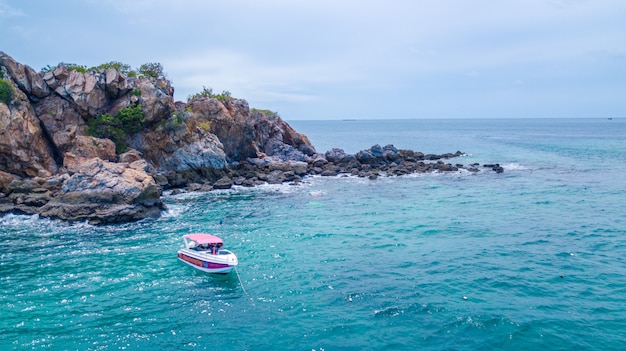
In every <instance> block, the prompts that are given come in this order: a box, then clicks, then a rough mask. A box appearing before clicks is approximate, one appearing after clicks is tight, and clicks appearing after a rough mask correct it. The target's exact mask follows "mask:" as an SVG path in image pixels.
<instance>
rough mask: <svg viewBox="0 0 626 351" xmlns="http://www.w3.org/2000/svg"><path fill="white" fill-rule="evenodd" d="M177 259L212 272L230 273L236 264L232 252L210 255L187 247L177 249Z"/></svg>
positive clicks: (235, 258) (201, 269)
mask: <svg viewBox="0 0 626 351" xmlns="http://www.w3.org/2000/svg"><path fill="white" fill-rule="evenodd" d="M178 259H179V260H180V261H181V262H184V263H186V264H188V265H190V266H192V267H193V268H196V269H198V270H200V271H203V272H206V273H214V274H227V273H230V272H231V271H232V270H233V268H235V266H236V265H237V264H238V262H237V257H236V256H235V255H234V254H232V253H227V254H223V253H222V254H219V255H212V254H208V253H204V252H195V251H193V250H189V249H181V250H179V251H178Z"/></svg>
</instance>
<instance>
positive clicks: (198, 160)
mask: <svg viewBox="0 0 626 351" xmlns="http://www.w3.org/2000/svg"><path fill="white" fill-rule="evenodd" d="M68 66H69V67H68ZM157 73H158V72H157ZM461 155H462V153H461V152H456V153H449V154H443V155H432V154H426V155H425V154H423V153H421V152H417V151H412V150H398V149H396V148H395V147H394V146H392V145H387V146H384V147H381V146H379V145H374V146H372V147H371V148H370V149H368V150H362V151H360V152H358V153H356V154H346V153H345V152H344V151H343V150H341V149H332V150H329V151H327V152H325V153H324V154H320V153H318V152H317V151H316V150H315V148H314V147H313V145H311V142H310V141H309V140H308V138H307V137H306V136H305V135H303V134H300V133H298V132H296V131H295V130H294V129H293V128H291V127H290V126H289V124H287V123H286V122H285V121H283V120H282V119H281V118H280V117H279V116H278V115H277V114H276V113H273V112H271V111H266V110H256V109H251V108H250V107H249V106H248V103H247V101H246V100H243V99H236V98H232V97H231V96H230V94H217V95H216V94H212V92H211V91H208V90H206V89H205V91H204V92H203V93H201V94H196V95H194V96H191V97H190V98H189V100H188V101H187V102H186V103H185V102H175V101H174V88H173V87H172V85H171V83H170V82H169V81H168V80H167V79H165V78H164V77H163V76H162V75H160V74H146V75H137V74H134V72H133V74H131V73H130V72H127V71H126V70H124V69H120V68H119V67H116V66H115V65H109V66H108V67H107V66H104V67H100V68H93V69H75V67H72V66H70V65H64V64H59V65H58V66H55V67H49V69H46V70H42V71H40V72H37V71H35V70H34V69H32V68H31V67H29V66H26V65H23V64H21V63H18V62H16V61H15V60H14V59H13V58H12V57H11V56H9V55H7V54H5V53H4V52H0V214H3V213H8V212H15V213H24V214H39V215H40V216H42V217H50V218H58V219H62V220H70V221H88V222H90V223H93V224H108V223H120V222H128V221H135V220H139V219H143V218H146V217H157V216H159V215H160V213H161V211H162V210H163V209H164V208H165V206H164V204H163V202H162V201H161V194H162V192H163V190H167V189H187V190H193V191H210V190H212V189H228V188H230V187H232V186H233V185H240V186H255V185H258V184H263V183H283V182H293V183H297V182H299V181H300V180H301V179H302V178H303V177H305V176H306V175H322V176H334V175H339V174H352V175H355V176H359V177H368V178H370V179H375V178H376V177H378V176H381V175H404V174H409V173H415V172H434V171H438V172H455V171H459V169H460V168H466V169H467V170H469V171H473V172H476V171H478V170H479V169H478V168H477V167H478V166H479V165H477V164H474V165H470V166H467V167H465V166H464V165H462V164H454V165H453V164H451V163H447V162H445V161H444V160H447V159H449V158H453V157H457V156H461ZM485 167H486V168H487V169H490V170H493V171H495V172H502V171H503V169H502V168H501V167H500V166H499V165H497V164H496V165H483V168H485Z"/></svg>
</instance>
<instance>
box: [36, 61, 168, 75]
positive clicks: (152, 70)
mask: <svg viewBox="0 0 626 351" xmlns="http://www.w3.org/2000/svg"><path fill="white" fill-rule="evenodd" d="M61 66H63V67H66V68H67V69H68V70H70V71H77V72H81V73H85V72H89V71H104V70H106V69H109V68H114V69H115V70H117V71H118V72H120V73H121V74H124V75H126V76H127V77H142V78H149V77H152V78H161V77H165V73H164V72H163V65H161V64H160V63H158V62H154V63H153V62H151V63H144V64H143V65H141V66H139V70H134V69H132V67H131V66H130V65H129V64H126V63H122V62H119V61H110V62H107V63H103V64H101V65H98V66H94V67H87V66H83V65H77V64H75V63H67V62H59V64H58V65H56V66H50V65H47V66H46V67H44V68H42V69H41V70H42V71H43V72H50V71H54V70H55V69H57V68H59V67H61Z"/></svg>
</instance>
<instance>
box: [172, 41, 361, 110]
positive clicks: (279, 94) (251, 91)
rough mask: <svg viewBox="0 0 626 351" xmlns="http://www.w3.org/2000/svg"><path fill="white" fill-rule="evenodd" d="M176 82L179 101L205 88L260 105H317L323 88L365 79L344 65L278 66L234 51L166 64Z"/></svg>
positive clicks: (195, 55)
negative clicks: (295, 103)
mask: <svg viewBox="0 0 626 351" xmlns="http://www.w3.org/2000/svg"><path fill="white" fill-rule="evenodd" d="M164 65H165V70H166V71H167V72H168V74H169V75H170V76H175V77H180V79H177V81H176V82H175V85H176V87H177V91H180V92H181V93H180V94H178V93H177V98H178V99H183V98H185V97H186V96H187V95H189V94H192V93H194V92H198V91H200V90H201V88H202V87H204V86H206V87H207V88H208V87H211V88H213V89H214V90H215V91H221V90H229V91H231V93H233V95H236V96H240V97H246V98H248V99H251V100H257V101H273V100H284V101H291V102H303V101H314V100H316V99H317V98H318V97H319V91H316V90H315V89H312V87H316V86H317V87H321V86H325V85H332V84H337V83H345V82H354V81H358V80H359V79H362V77H361V75H360V73H359V72H358V71H357V70H354V69H351V67H350V66H349V65H348V64H346V63H342V62H335V61H332V62H320V61H316V62H292V63H289V64H285V63H274V62H266V61H264V60H262V59H257V58H255V57H251V56H250V55H248V54H247V53H245V52H238V51H233V50H226V49H222V50H205V51H203V52H193V53H189V54H187V55H185V56H180V57H178V56H176V57H172V58H170V59H167V60H166V61H164Z"/></svg>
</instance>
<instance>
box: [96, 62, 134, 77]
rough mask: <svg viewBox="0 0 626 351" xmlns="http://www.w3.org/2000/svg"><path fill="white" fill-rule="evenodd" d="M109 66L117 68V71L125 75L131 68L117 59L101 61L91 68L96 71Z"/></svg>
mask: <svg viewBox="0 0 626 351" xmlns="http://www.w3.org/2000/svg"><path fill="white" fill-rule="evenodd" d="M109 68H113V69H115V70H117V71H118V72H120V73H122V74H125V75H127V76H128V74H129V73H130V72H131V71H132V68H131V67H130V65H128V64H126V63H122V62H119V61H111V62H107V63H103V64H101V65H100V66H96V67H93V69H94V70H97V71H104V70H107V69H109Z"/></svg>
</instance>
